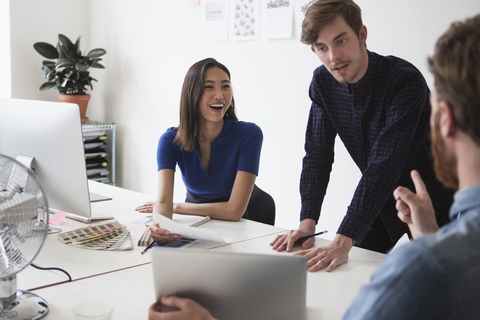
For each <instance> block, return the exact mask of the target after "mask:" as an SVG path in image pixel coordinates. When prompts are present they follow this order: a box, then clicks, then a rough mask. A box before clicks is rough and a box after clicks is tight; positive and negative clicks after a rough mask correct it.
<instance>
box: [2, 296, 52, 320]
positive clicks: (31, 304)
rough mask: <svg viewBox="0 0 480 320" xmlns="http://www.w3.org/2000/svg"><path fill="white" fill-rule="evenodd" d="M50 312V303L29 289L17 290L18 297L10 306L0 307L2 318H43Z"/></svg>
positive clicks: (34, 319) (33, 319)
mask: <svg viewBox="0 0 480 320" xmlns="http://www.w3.org/2000/svg"><path fill="white" fill-rule="evenodd" d="M47 313H48V304H47V302H46V301H45V300H43V299H42V298H41V297H39V296H37V295H36V294H34V293H31V292H29V291H23V290H17V298H16V299H15V301H14V302H13V303H12V304H11V305H10V306H4V308H1V309H0V318H1V319H4V318H6V319H32V320H36V319H41V318H43V317H44V316H45V315H46V314H47Z"/></svg>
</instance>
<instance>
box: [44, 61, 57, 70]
mask: <svg viewBox="0 0 480 320" xmlns="http://www.w3.org/2000/svg"><path fill="white" fill-rule="evenodd" d="M42 65H43V66H45V67H51V68H55V62H53V61H49V60H43V62H42Z"/></svg>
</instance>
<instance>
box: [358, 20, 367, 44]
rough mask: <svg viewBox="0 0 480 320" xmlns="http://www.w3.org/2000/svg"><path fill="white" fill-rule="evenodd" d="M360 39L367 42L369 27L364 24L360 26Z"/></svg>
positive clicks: (362, 42) (363, 42)
mask: <svg viewBox="0 0 480 320" xmlns="http://www.w3.org/2000/svg"><path fill="white" fill-rule="evenodd" d="M358 36H359V40H360V43H361V44H365V43H366V42H367V27H366V26H364V25H362V26H361V27H360V32H359V34H358Z"/></svg>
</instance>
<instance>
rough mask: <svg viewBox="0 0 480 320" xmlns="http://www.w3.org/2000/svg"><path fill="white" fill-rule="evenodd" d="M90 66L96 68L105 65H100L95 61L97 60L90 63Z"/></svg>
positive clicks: (101, 67)
mask: <svg viewBox="0 0 480 320" xmlns="http://www.w3.org/2000/svg"><path fill="white" fill-rule="evenodd" d="M91 67H92V68H98V69H105V67H104V66H103V65H101V64H100V63H97V62H94V63H92V65H91Z"/></svg>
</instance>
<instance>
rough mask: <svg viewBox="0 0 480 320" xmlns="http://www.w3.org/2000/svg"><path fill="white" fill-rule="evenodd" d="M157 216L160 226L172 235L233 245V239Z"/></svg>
mask: <svg viewBox="0 0 480 320" xmlns="http://www.w3.org/2000/svg"><path fill="white" fill-rule="evenodd" d="M156 215H157V219H158V223H159V224H160V228H163V229H167V230H168V231H170V232H171V233H177V234H180V235H182V237H185V238H190V239H197V240H207V241H216V242H225V243H231V242H232V241H233V238H230V237H224V236H222V235H220V234H219V233H218V232H214V231H210V230H205V229H201V228H193V227H189V226H187V225H185V224H182V223H178V222H175V221H173V220H170V219H168V218H166V217H164V216H162V215H161V214H158V213H156Z"/></svg>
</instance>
